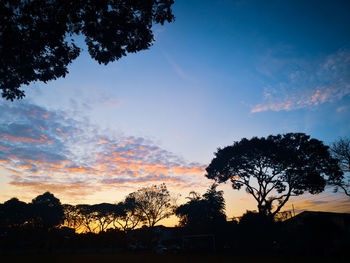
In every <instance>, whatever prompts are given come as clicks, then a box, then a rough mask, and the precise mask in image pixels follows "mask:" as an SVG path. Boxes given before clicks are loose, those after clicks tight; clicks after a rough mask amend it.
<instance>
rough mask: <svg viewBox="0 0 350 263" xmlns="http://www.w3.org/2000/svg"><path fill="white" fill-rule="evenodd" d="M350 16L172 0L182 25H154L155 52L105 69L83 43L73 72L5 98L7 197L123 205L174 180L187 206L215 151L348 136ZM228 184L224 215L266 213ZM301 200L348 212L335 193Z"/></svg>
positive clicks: (1, 140)
mask: <svg viewBox="0 0 350 263" xmlns="http://www.w3.org/2000/svg"><path fill="white" fill-rule="evenodd" d="M349 11H350V3H349V2H348V1H312V0H310V1H272V0H271V1H243V0H242V1H224V0H221V1H219V0H216V1H214V0H213V1H194V0H175V4H174V6H173V13H174V15H175V17H176V20H175V22H174V23H171V24H165V25H164V26H159V25H156V26H155V27H154V34H155V42H154V44H153V46H151V48H150V49H149V50H146V51H141V52H139V53H136V54H128V56H126V57H124V58H122V59H121V60H119V61H117V62H114V63H110V64H109V65H107V66H104V65H99V64H98V63H97V62H96V61H94V60H93V59H91V58H90V57H89V54H88V53H87V51H86V46H84V42H83V38H81V37H77V39H76V41H77V43H78V44H79V45H81V46H82V47H83V49H84V51H83V52H82V53H81V55H80V57H79V58H78V59H77V60H75V61H74V62H73V63H72V64H71V65H70V66H69V74H68V75H67V76H66V77H65V78H62V79H57V80H55V81H51V82H48V83H47V84H44V83H41V82H37V83H32V84H31V85H29V86H28V87H24V89H25V92H26V97H25V98H24V99H23V100H20V101H15V102H9V101H5V100H1V101H0V175H1V176H0V202H4V201H6V200H8V199H10V198H11V197H14V196H16V197H18V198H20V199H21V200H24V201H30V200H31V199H33V198H34V197H35V196H37V195H39V194H42V193H43V192H45V191H50V192H52V193H53V194H54V195H55V196H57V197H58V198H59V199H60V200H61V202H62V203H72V204H78V203H100V202H117V201H120V200H122V199H123V198H124V197H125V195H126V194H128V193H130V192H132V191H135V190H137V189H138V188H140V187H143V186H147V185H151V184H160V183H162V182H165V183H166V185H167V187H168V189H169V190H170V191H171V192H172V193H173V194H174V195H176V196H177V197H178V202H180V203H181V202H184V201H185V197H186V196H187V195H188V193H189V192H190V191H198V192H200V193H203V192H205V190H206V189H207V188H208V186H209V185H210V184H211V183H212V181H210V180H208V179H206V178H205V176H204V174H205V167H206V166H207V165H208V164H209V163H210V161H211V160H212V159H213V157H214V152H215V151H216V150H217V148H218V147H225V146H227V145H231V144H232V143H233V142H234V141H239V140H240V139H242V138H244V137H245V138H251V137H253V136H258V137H263V136H268V135H270V134H280V133H288V132H304V133H306V134H309V135H311V136H312V137H313V138H317V139H319V140H322V141H323V142H324V143H325V144H330V143H331V142H333V141H335V140H336V139H338V138H339V137H343V136H350V119H349V116H350V115H349V114H350V27H349V25H350V16H349V15H348V14H349ZM219 189H220V190H224V196H225V200H226V211H227V215H228V217H233V216H239V215H241V214H242V213H244V212H245V211H246V210H247V209H248V210H253V209H256V204H255V203H254V200H252V198H251V197H250V196H248V195H247V194H246V193H245V192H244V190H242V191H235V190H233V189H232V188H231V186H230V185H229V184H225V185H220V186H219ZM292 204H294V207H295V208H296V210H297V211H302V210H305V209H307V210H322V211H335V212H350V199H349V198H348V197H345V196H344V195H343V194H342V193H341V192H338V193H333V191H332V189H327V191H325V192H324V193H322V194H320V195H315V196H313V195H309V194H306V195H303V196H301V197H298V198H294V199H292V200H291V201H290V202H289V203H287V205H286V209H290V208H291V205H292ZM174 220H175V219H171V220H170V221H168V222H167V224H170V225H171V224H174V222H175V221H174Z"/></svg>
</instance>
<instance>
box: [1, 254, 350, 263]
mask: <svg viewBox="0 0 350 263" xmlns="http://www.w3.org/2000/svg"><path fill="white" fill-rule="evenodd" d="M347 260H348V258H347V259H345V258H332V257H290V258H288V257H285V256H284V257H282V256H274V257H273V256H264V257H256V256H254V257H253V256H245V257H243V256H240V257H237V256H233V255H221V254H219V255H218V254H208V255H203V254H202V255H154V254H80V255H77V254H75V255H73V254H38V255H33V254H27V255H0V262H1V263H7V262H9V263H17V262H23V263H29V262H30V263H31V262H33V263H34V262H35V263H41V262H43V263H61V262H62V263H79V262H84V263H105V262H106V263H107V262H108V263H113V262H118V263H144V262H152V263H183V262H188V263H190V262H191V263H196V262H198V263H199V262H200V263H206V262H215V263H253V262H254V263H255V262H256V263H265V262H266V263H267V262H268V263H294V262H295V263H331V262H332V263H338V262H339V263H343V262H344V263H345V262H348V261H347Z"/></svg>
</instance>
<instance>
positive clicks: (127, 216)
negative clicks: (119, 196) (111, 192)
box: [113, 195, 145, 232]
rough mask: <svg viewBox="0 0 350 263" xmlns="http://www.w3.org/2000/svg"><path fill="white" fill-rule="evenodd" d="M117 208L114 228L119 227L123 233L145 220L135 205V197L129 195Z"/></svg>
mask: <svg viewBox="0 0 350 263" xmlns="http://www.w3.org/2000/svg"><path fill="white" fill-rule="evenodd" d="M117 206H118V209H117V210H116V211H115V213H114V221H113V225H114V227H115V228H118V227H121V228H122V230H123V231H124V232H128V231H130V230H133V229H135V228H136V227H137V226H138V225H139V223H141V222H142V221H144V220H145V218H144V216H143V215H142V214H143V212H142V210H141V209H140V208H139V207H138V206H137V204H136V201H135V197H133V196H130V195H129V196H127V197H126V198H125V200H124V201H122V202H120V203H118V205H117Z"/></svg>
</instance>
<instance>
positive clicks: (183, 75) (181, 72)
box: [163, 52, 198, 84]
mask: <svg viewBox="0 0 350 263" xmlns="http://www.w3.org/2000/svg"><path fill="white" fill-rule="evenodd" d="M163 55H164V57H165V58H166V60H167V61H168V63H169V64H170V65H171V67H172V68H173V70H174V71H175V72H176V74H177V75H178V76H179V77H180V78H182V79H184V80H186V81H190V82H192V83H194V84H198V80H197V79H196V78H194V77H193V76H191V75H190V74H188V73H186V72H185V71H184V70H183V69H182V67H180V66H179V65H178V64H177V63H176V62H175V61H174V60H173V59H172V58H171V57H170V56H169V55H168V54H167V53H165V52H163Z"/></svg>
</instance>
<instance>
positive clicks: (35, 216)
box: [30, 192, 64, 229]
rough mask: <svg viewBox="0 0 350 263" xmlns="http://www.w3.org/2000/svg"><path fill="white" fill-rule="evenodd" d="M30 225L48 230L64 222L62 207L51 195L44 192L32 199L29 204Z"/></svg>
mask: <svg viewBox="0 0 350 263" xmlns="http://www.w3.org/2000/svg"><path fill="white" fill-rule="evenodd" d="M30 209H31V214H32V218H31V220H32V224H33V225H34V226H35V227H39V228H44V229H49V228H52V227H55V226H58V225H60V224H62V223H63V221H64V211H63V206H62V205H61V202H60V200H59V199H57V198H56V197H55V196H54V195H53V194H51V193H49V192H46V193H44V194H42V195H38V196H37V197H36V198H34V199H33V200H32V202H31V204H30Z"/></svg>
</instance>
